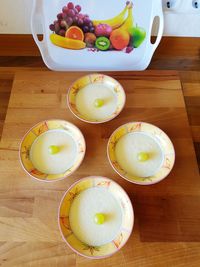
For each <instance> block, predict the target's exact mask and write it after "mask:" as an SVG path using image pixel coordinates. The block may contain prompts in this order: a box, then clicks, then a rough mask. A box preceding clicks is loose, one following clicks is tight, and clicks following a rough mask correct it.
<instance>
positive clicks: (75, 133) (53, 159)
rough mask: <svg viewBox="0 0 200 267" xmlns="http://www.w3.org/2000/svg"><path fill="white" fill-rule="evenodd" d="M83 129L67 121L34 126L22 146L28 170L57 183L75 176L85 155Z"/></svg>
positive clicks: (23, 162) (32, 174) (22, 159)
mask: <svg viewBox="0 0 200 267" xmlns="http://www.w3.org/2000/svg"><path fill="white" fill-rule="evenodd" d="M85 149H86V148H85V140H84V137H83V135H82V133H81V132H80V130H79V129H78V128H77V127H76V126H75V125H73V124H71V123H69V122H66V121H63V120H48V121H43V122H40V123H38V124H37V125H35V126H33V127H32V128H31V129H30V130H29V131H28V133H27V134H26V135H25V136H24V138H23V140H22V143H21V146H20V160H21V163H22V166H23V168H24V169H25V171H26V172H27V173H28V174H29V175H31V176H32V177H34V178H36V179H38V180H42V181H47V182H50V181H56V180H60V179H63V178H65V177H67V176H69V175H70V174H71V173H73V172H74V171H75V170H76V169H77V168H78V167H79V165H80V164H81V162H82V160H83V158H84V155H85Z"/></svg>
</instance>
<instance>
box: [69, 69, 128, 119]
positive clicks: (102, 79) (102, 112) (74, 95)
mask: <svg viewBox="0 0 200 267" xmlns="http://www.w3.org/2000/svg"><path fill="white" fill-rule="evenodd" d="M125 100H126V95H125V92H124V89H123V88H122V86H121V84H120V83H119V82H118V81H116V80H115V79H113V78H112V77H109V76H107V75H103V74H90V75H86V76H84V77H81V78H79V79H78V80H76V81H75V82H74V83H73V84H72V85H71V87H70V88H69V91H68V97H67V102H68V106H69V109H70V110H71V112H72V113H73V114H74V115H75V116H76V117H77V118H79V119H80V120H82V121H84V122H88V123H103V122H107V121H110V120H112V119H114V118H115V117H116V116H118V115H119V113H120V112H121V111H122V109H123V108H124V105H125Z"/></svg>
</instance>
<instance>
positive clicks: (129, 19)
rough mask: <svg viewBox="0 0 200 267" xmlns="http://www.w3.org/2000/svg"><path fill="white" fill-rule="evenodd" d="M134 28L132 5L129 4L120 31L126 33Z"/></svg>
mask: <svg viewBox="0 0 200 267" xmlns="http://www.w3.org/2000/svg"><path fill="white" fill-rule="evenodd" d="M133 26H134V18H133V4H132V3H130V4H129V5H128V17H127V19H126V20H125V22H124V23H123V25H122V26H121V27H120V30H124V31H128V32H129V30H130V29H131V28H132V27H133Z"/></svg>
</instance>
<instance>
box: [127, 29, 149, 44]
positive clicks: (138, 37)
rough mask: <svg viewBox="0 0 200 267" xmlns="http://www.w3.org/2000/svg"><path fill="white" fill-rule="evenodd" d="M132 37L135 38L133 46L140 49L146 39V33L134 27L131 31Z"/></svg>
mask: <svg viewBox="0 0 200 267" xmlns="http://www.w3.org/2000/svg"><path fill="white" fill-rule="evenodd" d="M129 33H130V35H131V36H132V38H133V46H134V47H135V48H138V47H139V46H140V45H141V44H142V43H143V41H144V39H145V37H146V31H145V30H144V29H143V28H140V27H138V26H136V27H133V28H131V29H130V30H129Z"/></svg>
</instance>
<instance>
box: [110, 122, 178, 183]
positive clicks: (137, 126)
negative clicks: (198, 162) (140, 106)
mask: <svg viewBox="0 0 200 267" xmlns="http://www.w3.org/2000/svg"><path fill="white" fill-rule="evenodd" d="M134 132H140V133H142V132H143V133H147V134H148V135H149V136H151V137H152V138H153V139H154V140H156V141H157V142H158V143H159V144H160V146H161V147H162V151H163V154H164V160H163V164H162V166H161V168H160V169H159V170H158V172H157V173H155V174H154V175H153V176H149V177H137V176H134V175H132V174H130V173H127V172H126V171H125V170H124V169H123V168H122V167H121V166H120V165H119V163H118V161H117V159H116V155H115V147H116V144H117V142H118V141H119V139H120V138H121V137H122V136H124V135H126V134H129V133H134ZM107 156H108V159H109V162H110V164H111V166H112V168H113V169H114V170H115V171H116V172H117V173H118V174H119V175H120V176H121V177H122V178H124V179H126V180H127V181H129V182H132V183H135V184H139V185H150V184H155V183H158V182H160V181H161V180H163V179H164V178H165V177H166V176H167V175H168V174H169V173H170V172H171V170H172V168H173V165H174V162H175V151H174V146H173V144H172V142H171V140H170V139H169V137H168V136H167V135H166V133H164V132H163V131H162V130H161V129H160V128H158V127H156V126H154V125H153V124H150V123H146V122H130V123H126V124H124V125H121V126H120V127H119V128H117V129H116V130H115V131H114V132H113V133H112V135H111V137H110V138H109V141H108V145H107Z"/></svg>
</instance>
